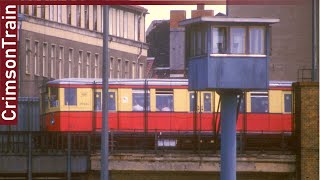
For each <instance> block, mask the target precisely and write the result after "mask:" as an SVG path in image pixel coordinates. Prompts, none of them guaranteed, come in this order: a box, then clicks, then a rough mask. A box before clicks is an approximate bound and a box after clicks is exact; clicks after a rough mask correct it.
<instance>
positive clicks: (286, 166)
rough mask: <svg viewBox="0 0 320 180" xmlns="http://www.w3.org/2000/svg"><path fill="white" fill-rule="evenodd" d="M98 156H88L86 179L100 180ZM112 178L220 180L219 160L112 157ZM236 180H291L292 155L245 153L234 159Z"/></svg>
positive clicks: (181, 156)
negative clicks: (88, 168) (87, 177)
mask: <svg viewBox="0 0 320 180" xmlns="http://www.w3.org/2000/svg"><path fill="white" fill-rule="evenodd" d="M100 169H101V166H100V156H99V155H94V156H91V170H92V171H91V173H89V174H90V176H89V177H90V178H89V179H99V173H100ZM109 170H110V173H111V177H112V179H119V180H122V179H129V178H130V179H131V180H133V179H134V180H135V179H137V180H138V179H139V180H140V179H148V180H149V179H167V180H171V179H172V180H173V179H188V180H189V179H190V180H191V179H195V180H199V179H201V180H202V179H210V178H211V179H212V178H213V179H219V173H220V157H219V156H210V155H205V154H202V155H199V154H197V155H196V154H158V155H155V154H133V153H130V154H113V155H111V156H110V157H109ZM237 172H238V178H237V179H255V180H260V179H261V180H264V179H273V180H274V179H288V180H289V179H293V177H294V175H295V156H294V155H266V154H264V155H262V154H247V155H243V156H239V157H237Z"/></svg>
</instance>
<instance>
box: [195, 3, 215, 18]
mask: <svg viewBox="0 0 320 180" xmlns="http://www.w3.org/2000/svg"><path fill="white" fill-rule="evenodd" d="M213 15H214V13H213V10H204V4H198V5H197V10H192V11H191V18H196V17H201V16H213Z"/></svg>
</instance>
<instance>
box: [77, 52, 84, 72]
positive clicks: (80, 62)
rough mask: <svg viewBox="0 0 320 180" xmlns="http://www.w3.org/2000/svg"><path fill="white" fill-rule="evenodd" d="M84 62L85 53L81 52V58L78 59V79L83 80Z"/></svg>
mask: <svg viewBox="0 0 320 180" xmlns="http://www.w3.org/2000/svg"><path fill="white" fill-rule="evenodd" d="M82 61H83V51H82V50H80V51H79V57H78V78H81V71H82Z"/></svg>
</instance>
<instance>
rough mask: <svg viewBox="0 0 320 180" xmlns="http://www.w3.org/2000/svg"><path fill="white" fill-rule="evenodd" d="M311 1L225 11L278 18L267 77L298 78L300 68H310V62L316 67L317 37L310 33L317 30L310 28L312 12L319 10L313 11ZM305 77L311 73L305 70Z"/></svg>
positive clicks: (312, 17)
mask: <svg viewBox="0 0 320 180" xmlns="http://www.w3.org/2000/svg"><path fill="white" fill-rule="evenodd" d="M314 2H316V1H314V0H304V1H300V2H299V3H297V4H290V5H246V6H244V5H228V7H227V14H228V16H231V17H269V18H279V19H280V23H278V24H275V25H274V26H273V29H272V39H271V45H272V46H271V48H272V50H271V58H270V63H269V77H270V80H290V81H297V80H300V78H301V75H302V74H301V73H302V70H303V69H309V70H311V69H312V66H313V65H314V67H318V66H319V64H318V62H319V55H317V54H316V53H317V52H318V48H319V47H317V45H315V44H316V43H314V41H315V40H316V39H317V37H315V35H313V34H314V33H316V32H318V33H319V29H318V30H313V23H314V22H313V20H314V18H315V14H317V15H316V16H318V15H319V14H318V13H319V9H318V10H317V11H318V13H315V12H314V10H313V8H315V7H316V6H314V5H313V4H314ZM317 7H319V5H318V6H317ZM318 22H319V19H318ZM317 36H318V35H317ZM316 59H317V60H316ZM298 73H299V74H298ZM299 76H300V77H299ZM304 76H305V77H304V78H311V72H310V71H309V72H306V73H305V75H304ZM306 76H307V77H306ZM317 76H318V74H317Z"/></svg>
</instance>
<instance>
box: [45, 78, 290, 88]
mask: <svg viewBox="0 0 320 180" xmlns="http://www.w3.org/2000/svg"><path fill="white" fill-rule="evenodd" d="M292 83H293V81H269V86H270V87H291V85H292ZM47 84H48V85H80V86H81V85H102V79H94V78H65V79H56V80H53V81H49V82H48V83H47ZM146 84H147V85H150V86H188V79H109V85H129V86H130V85H134V86H136V85H141V86H142V85H146Z"/></svg>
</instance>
